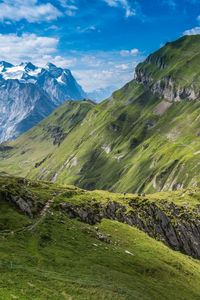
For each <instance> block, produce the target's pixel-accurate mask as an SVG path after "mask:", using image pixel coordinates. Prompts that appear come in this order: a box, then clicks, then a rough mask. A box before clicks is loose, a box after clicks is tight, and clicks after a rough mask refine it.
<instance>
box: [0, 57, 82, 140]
mask: <svg viewBox="0 0 200 300" xmlns="http://www.w3.org/2000/svg"><path fill="white" fill-rule="evenodd" d="M86 97H87V95H86V94H85V92H84V91H83V90H82V88H81V86H80V85H79V84H78V83H77V82H76V80H75V79H74V77H73V76H72V74H71V72H70V70H68V69H62V68H58V67H56V66H55V65H53V64H51V63H49V64H48V65H47V66H46V67H44V68H39V67H37V66H34V65H33V64H32V63H30V62H29V63H21V64H20V65H12V64H10V63H8V62H5V61H2V62H0V143H1V142H3V141H6V140H11V139H14V138H16V137H17V136H19V135H20V134H22V133H23V132H25V131H27V130H28V129H30V128H31V127H33V126H34V125H35V124H36V123H38V122H39V121H41V120H42V119H43V118H45V117H46V116H48V115H49V114H50V113H51V112H52V111H53V110H54V109H55V108H56V107H58V106H59V105H61V104H62V103H64V102H65V101H66V100H69V99H71V100H80V99H83V98H86Z"/></svg>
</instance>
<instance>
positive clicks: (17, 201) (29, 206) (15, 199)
mask: <svg viewBox="0 0 200 300" xmlns="http://www.w3.org/2000/svg"><path fill="white" fill-rule="evenodd" d="M4 199H5V200H6V201H8V202H10V203H13V204H14V205H16V206H17V208H18V209H20V210H21V211H22V212H23V213H25V214H27V215H28V216H29V217H30V218H33V217H34V212H35V213H36V212H37V211H38V210H41V208H42V205H41V203H38V202H35V201H33V200H31V199H29V198H28V197H27V198H26V199H24V198H22V197H20V196H19V195H13V194H11V193H10V192H6V193H5V195H4Z"/></svg>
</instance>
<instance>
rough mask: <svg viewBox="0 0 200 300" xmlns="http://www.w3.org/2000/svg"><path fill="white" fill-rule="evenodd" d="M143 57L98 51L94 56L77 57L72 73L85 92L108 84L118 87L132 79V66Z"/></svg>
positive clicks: (105, 86)
mask: <svg viewBox="0 0 200 300" xmlns="http://www.w3.org/2000/svg"><path fill="white" fill-rule="evenodd" d="M90 58H92V60H90ZM143 59H144V57H142V56H140V55H138V56H134V57H133V56H126V57H122V56H121V55H120V52H119V51H114V52H98V53H96V57H95V56H92V55H87V56H83V57H82V59H78V60H77V64H76V66H75V68H72V73H73V74H74V75H75V77H76V79H77V80H78V82H79V83H80V84H81V85H82V86H83V88H84V89H85V91H86V92H93V91H94V90H96V89H97V88H103V89H104V88H107V87H108V86H114V87H115V88H116V89H118V88H120V87H122V86H123V85H124V84H125V83H127V82H128V81H130V80H132V79H133V74H134V68H135V67H136V65H137V64H138V62H140V61H141V60H143Z"/></svg>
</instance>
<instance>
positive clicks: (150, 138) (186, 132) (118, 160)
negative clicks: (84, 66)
mask: <svg viewBox="0 0 200 300" xmlns="http://www.w3.org/2000/svg"><path fill="white" fill-rule="evenodd" d="M199 45H200V36H195V37H192V38H191V37H185V38H181V39H180V40H178V41H175V42H172V43H168V44H167V45H166V46H164V47H163V48H161V49H160V50H158V51H157V52H155V53H154V54H152V55H151V56H150V57H153V58H151V59H150V60H149V58H147V60H146V61H145V62H144V63H142V64H140V65H139V66H138V67H137V68H136V74H137V72H138V70H139V71H140V70H143V69H144V70H145V72H146V74H147V75H148V76H151V77H152V78H153V80H154V81H153V82H151V84H150V85H149V86H146V84H143V83H141V82H140V83H138V82H137V81H136V80H132V81H131V82H129V83H127V84H126V85H125V86H124V87H123V88H121V89H120V90H118V91H116V92H114V93H113V94H112V96H111V97H110V98H108V99H107V100H105V101H103V102H102V103H100V104H97V105H96V106H95V107H93V108H92V109H91V110H90V111H89V112H88V113H87V114H86V115H85V117H84V119H83V120H82V121H81V122H80V123H79V124H78V125H77V126H76V127H75V128H74V130H72V132H71V134H70V135H68V136H67V137H66V138H65V139H64V140H63V141H62V143H61V144H60V146H59V147H58V148H56V149H55V151H54V153H52V154H51V157H48V158H47V159H46V160H45V161H43V162H42V163H41V165H39V166H37V168H34V169H33V168H32V167H31V166H30V165H29V166H28V165H26V167H23V165H22V166H21V167H20V168H21V169H19V168H18V166H17V165H16V163H15V162H14V160H19V159H20V161H21V162H22V160H21V158H20V153H21V152H20V151H21V149H22V147H21V148H20V147H19V148H18V149H17V148H15V146H14V145H15V143H14V144H13V146H14V149H13V150H12V153H13V159H12V158H11V157H9V153H11V152H10V151H9V150H7V151H4V152H3V153H4V154H3V155H4V161H3V162H1V163H0V170H1V171H3V170H5V168H6V169H7V170H8V173H9V172H10V174H12V175H23V176H27V177H29V178H34V179H43V180H48V181H56V182H58V183H61V184H66V183H67V184H75V185H77V186H79V187H81V188H85V189H89V190H93V189H104V190H109V191H114V192H119V191H120V192H123V191H126V192H155V191H164V190H175V189H183V188H187V187H188V186H199V185H200V177H199V172H200V167H199V165H200V161H199V154H200V151H199V150H200V146H199V136H200V133H199V126H200V120H199V114H200V101H199V100H198V99H194V100H191V98H190V97H189V95H188V94H187V93H184V94H183V97H182V98H180V99H179V101H177V99H174V100H173V99H171V100H170V99H165V98H164V97H163V96H162V97H161V95H160V94H159V93H158V92H157V91H155V89H154V85H155V84H156V83H157V82H158V81H159V80H160V81H161V80H162V79H163V78H166V73H165V72H167V74H168V75H169V74H170V78H174V79H173V80H174V86H173V88H172V87H170V86H169V89H170V91H171V92H173V93H174V94H176V93H177V91H178V90H179V89H181V88H190V87H191V88H192V89H193V88H194V89H195V90H198V86H199V82H200V81H199V80H200V77H199V73H200V71H199V68H198V65H199V64H200V50H199V49H200V48H199ZM184 49H185V50H184ZM183 50H184V51H183ZM174 51H175V52H176V51H177V52H178V53H177V54H176V56H178V57H179V56H180V52H181V53H182V57H181V62H180V63H178V64H177V65H174ZM163 53H164V55H165V57H166V61H167V65H168V66H169V67H168V69H167V68H165V67H163V66H165V63H163V62H164V60H163V59H162V55H163ZM191 53H196V54H195V55H193V56H191ZM152 59H153V61H155V62H159V63H158V66H159V67H158V66H157V65H156V64H154V63H152ZM188 59H189V60H190V64H189V65H188ZM196 60H197V61H196ZM161 61H162V63H161ZM152 64H153V65H152ZM194 65H195V66H196V67H195V68H194ZM186 68H187V72H185V73H184V74H183V78H182V77H181V74H182V72H183V70H185V69H186ZM166 70H167V71H166ZM163 72H164V73H163ZM186 78H187V81H186V82H187V84H186V85H184V82H185V80H186ZM183 79H184V80H183ZM165 88H166V87H165V86H162V85H161V89H162V90H165ZM24 138H25V137H24ZM8 147H9V144H8ZM30 153H31V149H30ZM32 154H33V157H34V155H35V154H34V151H33V152H32ZM43 159H44V157H43ZM41 161H42V159H41ZM10 164H11V165H12V168H11V167H10Z"/></svg>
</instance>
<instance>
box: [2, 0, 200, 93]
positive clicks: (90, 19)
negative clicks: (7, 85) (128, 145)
mask: <svg viewBox="0 0 200 300" xmlns="http://www.w3.org/2000/svg"><path fill="white" fill-rule="evenodd" d="M198 33H199V34H200V0H137V1H135V0H0V60H5V61H8V62H11V63H14V64H19V63H21V62H26V61H31V62H32V63H34V64H36V65H37V66H44V65H45V64H46V63H48V62H52V63H54V64H56V65H57V66H59V67H63V68H69V69H70V70H71V71H72V73H73V75H74V76H75V78H76V79H77V81H78V82H79V83H80V84H81V85H82V87H83V88H84V90H85V91H86V92H92V91H94V90H97V89H99V88H107V87H112V89H113V90H114V89H118V88H120V87H121V86H123V85H124V84H125V83H126V82H128V81H130V80H132V79H133V76H134V68H135V67H136V65H137V64H138V63H139V62H141V61H143V60H144V59H145V58H146V56H147V55H149V54H150V53H152V52H154V51H156V50H157V49H159V48H160V47H162V46H163V45H164V44H165V43H166V42H167V41H173V40H176V39H178V38H180V37H181V36H182V35H184V34H188V35H189V34H198Z"/></svg>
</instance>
